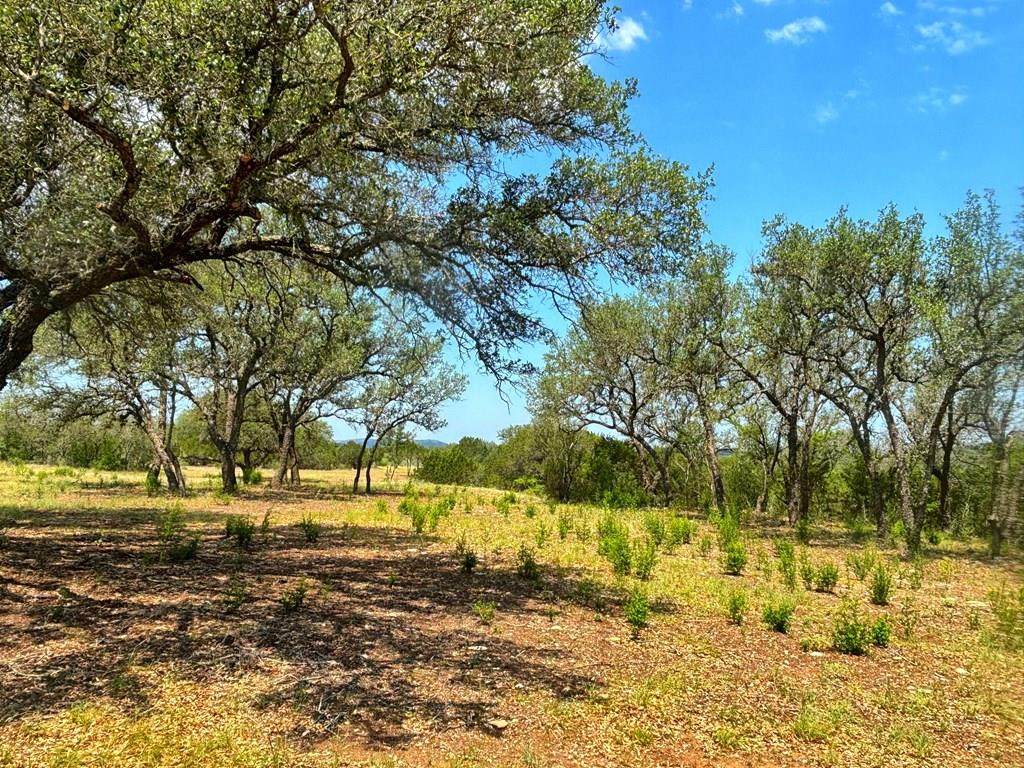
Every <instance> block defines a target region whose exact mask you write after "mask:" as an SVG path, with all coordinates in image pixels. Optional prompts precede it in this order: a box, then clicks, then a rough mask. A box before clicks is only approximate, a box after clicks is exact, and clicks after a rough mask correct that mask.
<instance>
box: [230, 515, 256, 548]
mask: <svg viewBox="0 0 1024 768" xmlns="http://www.w3.org/2000/svg"><path fill="white" fill-rule="evenodd" d="M255 533H256V523H254V522H253V521H252V518H251V517H248V516H246V517H238V516H237V515H232V516H231V517H229V518H228V519H227V520H225V521H224V535H225V536H226V537H227V538H229V539H234V540H235V543H236V544H237V545H238V546H239V547H248V546H249V545H250V544H251V543H252V537H253V535H254V534H255Z"/></svg>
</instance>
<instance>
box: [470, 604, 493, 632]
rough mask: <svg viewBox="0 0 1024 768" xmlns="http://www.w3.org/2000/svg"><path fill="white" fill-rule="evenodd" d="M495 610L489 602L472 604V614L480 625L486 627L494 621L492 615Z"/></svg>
mask: <svg viewBox="0 0 1024 768" xmlns="http://www.w3.org/2000/svg"><path fill="white" fill-rule="evenodd" d="M496 610H497V606H496V605H495V604H494V603H493V602H491V601H489V600H478V601H477V602H475V603H473V613H474V614H476V617H477V618H478V619H480V623H481V624H485V625H487V626H490V625H491V622H493V621H494V613H495V611H496Z"/></svg>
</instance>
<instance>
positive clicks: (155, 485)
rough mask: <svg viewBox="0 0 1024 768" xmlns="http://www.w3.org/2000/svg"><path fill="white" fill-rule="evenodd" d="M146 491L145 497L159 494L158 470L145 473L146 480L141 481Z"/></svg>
mask: <svg viewBox="0 0 1024 768" xmlns="http://www.w3.org/2000/svg"><path fill="white" fill-rule="evenodd" d="M143 484H144V487H145V489H146V495H147V496H155V495H156V494H158V493H159V492H160V470H157V471H155V472H154V471H152V470H150V471H149V472H147V473H146V479H145V480H144V481H143Z"/></svg>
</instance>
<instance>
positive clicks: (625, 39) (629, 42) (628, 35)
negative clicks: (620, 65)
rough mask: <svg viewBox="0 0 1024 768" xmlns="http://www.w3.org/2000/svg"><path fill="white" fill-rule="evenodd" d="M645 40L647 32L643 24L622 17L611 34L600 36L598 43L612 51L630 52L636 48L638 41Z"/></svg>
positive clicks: (630, 18)
mask: <svg viewBox="0 0 1024 768" xmlns="http://www.w3.org/2000/svg"><path fill="white" fill-rule="evenodd" d="M646 39H647V32H645V31H644V27H643V24H641V23H640V22H639V21H637V20H636V19H634V18H632V17H630V16H624V17H623V18H622V20H621V21H619V23H618V24H617V25H616V27H615V29H614V30H613V31H612V32H610V33H608V34H607V35H601V37H600V40H599V42H600V43H601V44H602V46H603V47H606V48H611V49H612V50H613V51H630V50H632V49H633V48H635V47H636V44H637V41H638V40H646Z"/></svg>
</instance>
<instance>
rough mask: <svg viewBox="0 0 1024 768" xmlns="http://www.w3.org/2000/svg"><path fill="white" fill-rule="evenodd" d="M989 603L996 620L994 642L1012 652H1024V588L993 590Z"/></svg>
mask: <svg viewBox="0 0 1024 768" xmlns="http://www.w3.org/2000/svg"><path fill="white" fill-rule="evenodd" d="M988 602H989V605H990V606H991V607H992V615H993V616H995V620H996V621H995V628H994V629H995V632H994V640H995V641H996V642H997V643H998V644H999V645H1001V646H1003V647H1004V648H1007V649H1009V650H1011V651H1024V587H1020V588H1019V589H1018V590H1016V591H1014V590H1012V589H1008V588H1006V587H1000V588H999V589H995V590H992V591H991V592H989V594H988Z"/></svg>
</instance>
